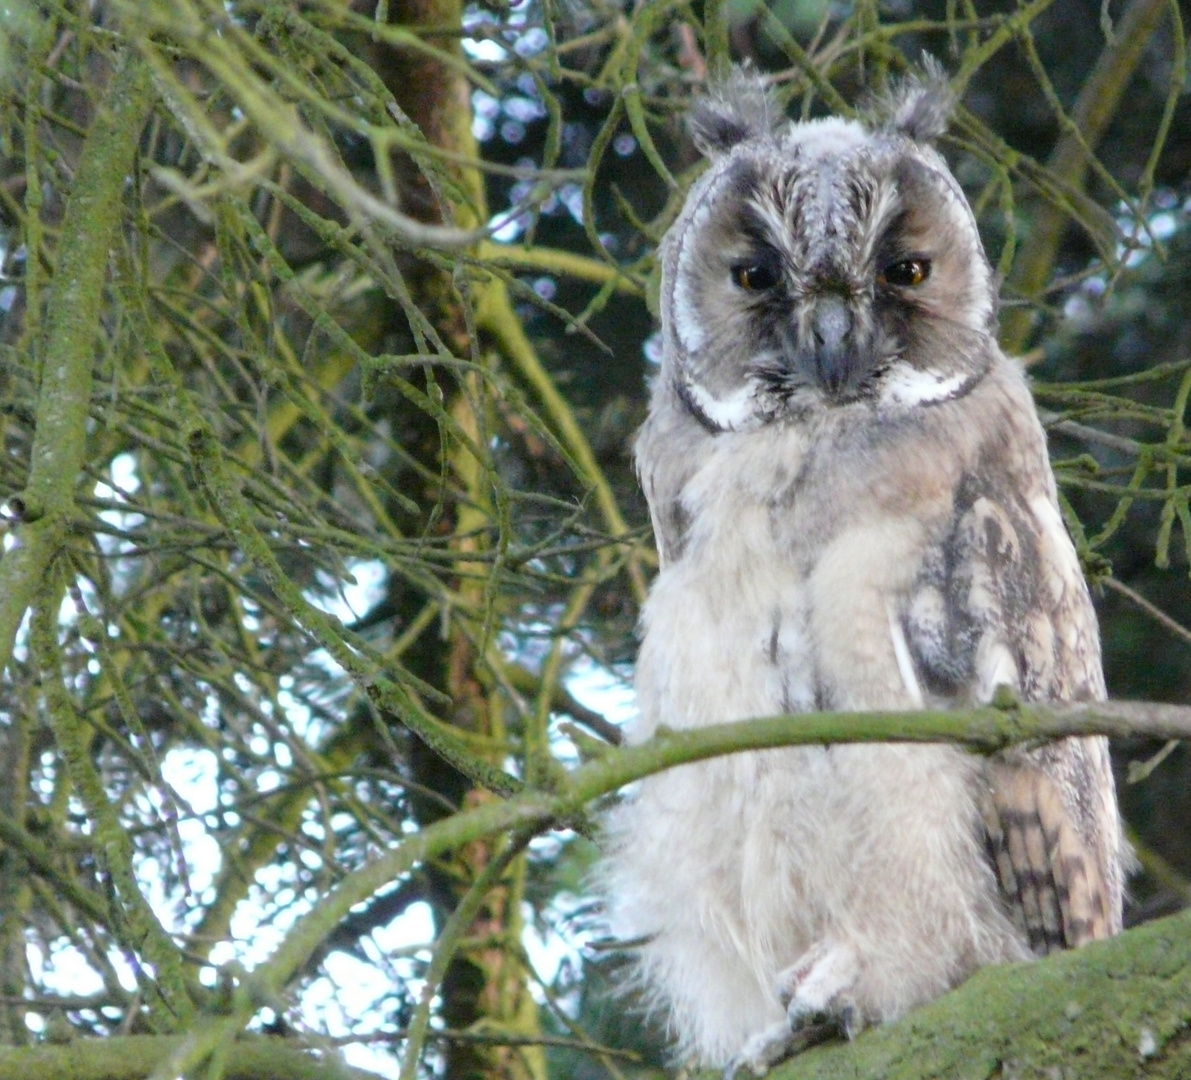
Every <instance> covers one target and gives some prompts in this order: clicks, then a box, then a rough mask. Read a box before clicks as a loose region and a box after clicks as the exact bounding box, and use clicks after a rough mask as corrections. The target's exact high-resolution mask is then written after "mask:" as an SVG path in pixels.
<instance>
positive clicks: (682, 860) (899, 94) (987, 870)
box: [602, 65, 1131, 1077]
mask: <svg viewBox="0 0 1191 1080" xmlns="http://www.w3.org/2000/svg"><path fill="white" fill-rule="evenodd" d="M951 104H952V103H951V96H950V93H949V90H948V87H947V83H946V80H945V79H944V77H943V75H942V73H941V72H940V70H939V69H937V68H936V67H934V66H933V65H928V66H927V68H926V70H925V71H924V73H923V74H922V75H921V76H920V77H918V78H914V79H910V80H907V81H906V82H904V83H903V84H901V85H900V86H899V87H897V88H896V89H895V90H894V92H893V93H891V94H890V95H889V96H887V97H886V98H884V99H883V100H880V101H878V102H876V103H875V104H874V105H873V106H872V107H871V108H870V110H869V112H868V115H867V117H866V119H865V120H863V121H854V120H843V119H838V118H825V119H820V120H814V121H809V122H803V123H789V122H786V121H785V120H784V119H783V118H782V116H781V110H780V109H779V108H778V107H777V106H776V104H775V103H774V102H773V101H772V100H770V99H769V98H768V97H767V95H766V92H765V89H764V86H763V84H762V83H761V81H760V80H759V79H758V78H757V77H755V76H752V75H750V74H748V73H745V72H736V73H734V74H733V75H732V76H731V77H730V78H729V79H728V80H727V81H726V82H725V83H724V84H723V85H721V86H719V87H716V88H713V89H711V90H710V91H709V92H708V93H707V94H706V96H705V97H704V98H703V99H702V101H701V102H700V103H699V104H698V105H697V106H696V108H695V111H694V113H693V116H692V118H691V122H690V126H691V131H692V135H693V137H694V141H695V143H696V145H697V146H698V147H699V148H700V150H701V151H702V152H703V153H704V154H705V155H706V156H707V158H708V160H709V165H708V168H707V171H706V172H705V173H704V174H703V175H702V177H701V178H700V179H699V180H698V181H697V182H696V183H695V184H694V185H693V187H692V188H691V190H690V192H689V194H688V196H687V199H686V203H685V206H684V208H683V209H682V211H681V213H680V214H679V216H678V217H677V219H676V221H675V222H674V224H673V225H672V226H671V227H670V229H669V231H668V232H667V234H666V236H665V239H664V241H663V244H662V250H661V262H662V284H661V321H662V342H663V356H662V365H661V371H660V373H659V376H658V378H657V379H656V381H655V383H654V385H653V389H652V397H651V402H650V410H649V416H648V419H647V421H646V423H645V425H644V427H643V428H642V430H641V433H640V435H639V437H638V441H637V464H638V469H639V473H640V477H641V483H642V486H643V488H644V491H645V494H646V497H647V500H648V502H649V507H650V513H651V517H652V520H653V527H654V532H655V536H656V539H657V543H658V549H659V555H660V563H661V568H660V573H659V575H658V578H657V580H656V581H655V582H654V585H653V587H652V590H651V593H650V597H649V600H648V602H647V604H646V606H645V609H644V613H643V617H642V627H643V638H642V644H641V651H640V655H639V659H638V664H637V673H636V682H637V693H638V699H639V705H640V717H639V720H638V721H637V723H636V725H635V727H634V728H633V729H632V730H631V732H630V742H637V743H639V742H642V741H644V740H647V739H649V738H650V737H651V736H652V735H654V734H655V733H656V732H657V731H658V730H659V728H661V727H663V726H666V727H669V728H671V729H676V730H680V731H681V730H691V729H699V728H704V727H707V726H709V725H714V724H717V723H722V722H725V721H735V720H742V719H745V718H747V717H750V716H764V715H773V714H778V713H795V714H796V713H812V712H823V711H829V710H839V711H850V712H863V711H870V710H871V711H878V710H886V711H888V710H906V709H916V708H919V709H921V708H932V709H939V708H946V707H949V706H950V707H963V706H971V705H981V704H986V703H989V702H991V701H993V699H994V697H995V696H996V695H997V694H998V693H999V692H1003V690H1004V688H1008V690H1009V691H1010V692H1012V694H1014V695H1016V696H1017V697H1018V698H1019V699H1020V700H1022V701H1024V702H1095V701H1101V700H1103V699H1104V698H1105V685H1104V678H1103V674H1102V670H1101V659H1100V643H1099V634H1098V629H1097V624H1096V617H1095V613H1094V611H1093V608H1092V604H1091V600H1090V597H1089V594H1088V589H1087V586H1086V584H1085V582H1084V579H1083V576H1082V573H1081V570H1080V565H1079V561H1078V559H1077V557H1076V553H1075V549H1074V547H1073V544H1072V541H1071V538H1070V536H1069V535H1068V533H1067V530H1066V528H1065V526H1064V524H1063V519H1062V516H1061V514H1060V511H1059V505H1058V501H1057V494H1056V487H1055V481H1054V477H1053V474H1052V472H1051V468H1050V464H1049V461H1048V458H1047V451H1046V440H1045V436H1044V433H1043V430H1042V427H1041V425H1040V423H1039V421H1038V418H1037V414H1036V412H1035V409H1034V404H1033V401H1032V399H1031V396H1030V391H1029V388H1028V386H1027V383H1026V380H1025V377H1024V374H1023V372H1022V371H1021V369H1020V367H1019V366H1018V365H1017V364H1016V363H1014V362H1013V361H1011V360H1009V359H1008V358H1006V356H1005V355H1004V354H1003V353H1002V352H1001V350H1000V348H999V347H998V345H997V341H996V325H997V324H996V312H997V296H996V292H995V284H994V275H993V273H992V270H991V268H990V266H989V263H988V260H987V258H986V257H985V254H984V250H983V247H982V244H981V241H980V237H979V234H978V231H977V228H976V222H975V218H974V216H973V214H972V211H971V209H970V207H969V205H968V203H967V201H966V199H965V197H964V195H963V192H962V190H961V188H960V186H959V184H958V183H957V181H956V180H955V178H954V177H953V175H952V174H951V172H950V170H949V169H948V167H947V164H946V162H945V161H944V159H943V158H942V156H941V155H940V154H939V153H938V152H937V151H936V150H935V149H934V147H933V146H932V145H931V143H932V141H933V140H934V139H936V138H937V137H938V136H939V135H940V134H942V132H943V130H944V127H945V123H946V117H947V115H948V113H949V111H950V108H951ZM607 832H608V837H609V852H608V854H607V857H606V859H605V861H604V864H603V868H602V880H603V884H604V888H605V890H606V892H607V895H608V898H609V899H608V907H609V920H610V925H611V928H612V931H613V934H614V935H615V936H616V937H618V938H619V939H621V940H624V941H631V942H634V943H635V944H634V947H633V948H632V954H633V964H632V972H633V974H632V976H631V980H630V983H631V985H632V987H633V988H634V989H636V990H638V991H640V993H641V995H642V997H643V1000H644V1001H645V1002H646V1004H647V1006H648V1007H649V1008H650V1009H651V1010H654V1011H655V1012H656V1013H657V1014H658V1015H660V1016H661V1017H663V1018H664V1020H665V1022H666V1025H667V1027H668V1029H669V1030H670V1032H671V1033H672V1035H673V1038H674V1053H675V1056H676V1058H677V1060H679V1061H681V1062H684V1063H695V1064H698V1065H703V1066H717V1067H724V1068H725V1069H726V1074H725V1075H726V1076H728V1077H732V1076H740V1075H745V1074H748V1073H753V1074H757V1075H760V1074H762V1073H764V1072H765V1071H766V1070H767V1069H768V1068H769V1067H770V1066H771V1065H773V1064H774V1063H776V1062H777V1061H780V1060H782V1059H783V1058H784V1057H786V1056H788V1055H789V1054H791V1053H794V1052H797V1051H798V1050H800V1049H802V1048H803V1047H804V1046H805V1045H807V1044H808V1043H809V1042H813V1041H820V1040H821V1037H822V1035H823V1034H824V1032H830V1031H839V1032H841V1033H843V1034H845V1035H847V1036H849V1037H850V1036H851V1035H852V1034H853V1033H855V1032H856V1031H858V1030H859V1029H861V1028H863V1027H864V1026H866V1025H870V1024H878V1023H882V1022H886V1021H890V1020H894V1019H897V1018H899V1017H901V1016H903V1015H905V1014H906V1013H907V1012H908V1011H910V1010H911V1009H914V1008H916V1007H918V1006H920V1005H923V1004H925V1003H927V1002H930V1001H932V1000H933V999H935V998H937V997H939V996H940V995H942V994H943V993H945V992H946V991H947V990H949V989H951V988H953V987H955V986H957V985H959V984H960V983H962V982H963V981H965V980H966V979H967V978H968V977H969V976H971V975H972V974H973V973H974V972H975V971H977V970H978V969H980V968H981V967H984V966H986V965H993V964H1003V963H1008V962H1014V961H1023V960H1026V959H1029V958H1031V957H1033V956H1038V955H1043V954H1046V953H1048V952H1052V951H1057V950H1061V949H1065V948H1070V947H1074V946H1078V945H1082V944H1084V943H1085V942H1088V941H1092V940H1095V939H1099V938H1105V937H1109V936H1111V935H1113V934H1115V933H1117V932H1118V931H1119V930H1120V928H1121V907H1122V892H1123V881H1124V878H1125V876H1126V874H1127V872H1128V869H1129V867H1130V861H1131V855H1130V853H1129V849H1128V845H1127V844H1126V843H1125V841H1124V839H1123V837H1122V833H1121V826H1120V820H1119V815H1118V811H1117V802H1116V793H1115V789H1114V785H1113V779H1112V773H1111V770H1110V766H1109V759H1108V747H1107V742H1106V740H1105V739H1104V738H1102V737H1072V738H1067V739H1064V740H1061V741H1058V742H1054V743H1050V744H1047V745H1044V746H1040V747H1035V748H1031V749H1024V748H1019V749H1015V750H1012V751H1008V752H1006V753H1005V754H1003V755H1000V756H999V757H996V758H993V759H987V760H985V759H979V758H976V757H974V756H972V755H970V754H968V753H966V752H965V751H963V750H962V749H960V748H957V747H955V746H952V745H945V744H923V745H909V744H905V743H898V744H881V743H870V744H865V745H859V744H850V745H834V746H802V747H789V748H782V749H770V750H763V751H755V752H750V753H745V754H737V755H734V756H731V757H728V758H722V759H715V760H710V761H704V762H699V763H697V764H690V765H686V766H683V767H681V768H678V769H674V770H671V771H669V772H664V773H660V774H657V775H655V776H651V777H649V778H648V779H647V780H645V781H643V782H642V783H641V784H640V786H639V787H638V789H637V790H636V791H635V792H634V793H633V794H632V795H631V796H630V797H628V798H626V799H625V800H624V801H623V802H622V803H621V804H620V805H619V806H617V807H616V808H615V809H614V810H613V811H612V812H611V813H610V814H609V816H608V819H607Z"/></svg>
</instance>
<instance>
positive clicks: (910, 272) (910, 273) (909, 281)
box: [877, 259, 930, 289]
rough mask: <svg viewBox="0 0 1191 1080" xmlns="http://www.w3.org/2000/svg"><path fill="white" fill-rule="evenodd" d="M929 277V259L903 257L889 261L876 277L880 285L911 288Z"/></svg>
mask: <svg viewBox="0 0 1191 1080" xmlns="http://www.w3.org/2000/svg"><path fill="white" fill-rule="evenodd" d="M928 277H930V260H929V259H903V260H902V261H901V262H895V263H890V264H889V265H888V266H887V267H885V269H884V270H882V271H881V273H880V274H879V275H878V277H877V281H878V282H879V283H880V284H881V285H899V286H901V287H902V288H907V289H912V288H914V287H916V286H918V285H921V284H922V283H923V282H924V281H925V280H926V279H927V278H928Z"/></svg>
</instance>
